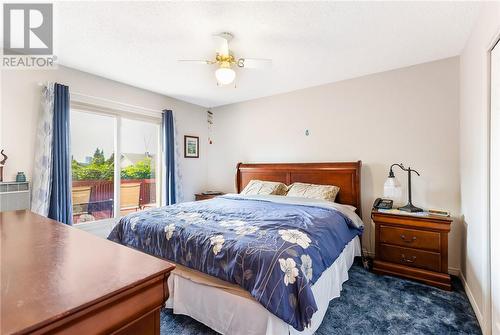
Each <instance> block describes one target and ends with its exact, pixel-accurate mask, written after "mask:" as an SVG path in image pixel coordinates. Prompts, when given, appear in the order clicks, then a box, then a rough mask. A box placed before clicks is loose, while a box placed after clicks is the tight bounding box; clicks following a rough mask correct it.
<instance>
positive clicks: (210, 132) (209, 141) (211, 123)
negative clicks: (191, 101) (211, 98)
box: [207, 111, 214, 144]
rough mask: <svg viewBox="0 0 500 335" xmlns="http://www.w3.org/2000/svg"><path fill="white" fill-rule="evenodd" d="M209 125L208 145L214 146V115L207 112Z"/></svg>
mask: <svg viewBox="0 0 500 335" xmlns="http://www.w3.org/2000/svg"><path fill="white" fill-rule="evenodd" d="M207 123H208V144H212V143H213V141H212V127H213V124H214V113H212V112H211V111H207Z"/></svg>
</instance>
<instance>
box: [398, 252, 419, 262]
mask: <svg viewBox="0 0 500 335" xmlns="http://www.w3.org/2000/svg"><path fill="white" fill-rule="evenodd" d="M416 259H417V257H416V256H411V257H410V258H406V257H405V255H404V254H402V255H401V262H403V263H415V260H416Z"/></svg>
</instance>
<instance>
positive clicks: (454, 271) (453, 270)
mask: <svg viewBox="0 0 500 335" xmlns="http://www.w3.org/2000/svg"><path fill="white" fill-rule="evenodd" d="M461 273H462V272H461V271H460V269H457V268H448V274H450V275H452V276H455V277H460V274H461Z"/></svg>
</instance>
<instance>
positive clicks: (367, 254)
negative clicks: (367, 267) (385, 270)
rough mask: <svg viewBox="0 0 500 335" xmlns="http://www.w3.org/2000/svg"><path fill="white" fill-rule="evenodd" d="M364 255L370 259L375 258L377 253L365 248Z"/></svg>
mask: <svg viewBox="0 0 500 335" xmlns="http://www.w3.org/2000/svg"><path fill="white" fill-rule="evenodd" d="M363 255H365V256H367V257H370V258H375V253H374V252H371V251H368V250H366V249H365V248H363Z"/></svg>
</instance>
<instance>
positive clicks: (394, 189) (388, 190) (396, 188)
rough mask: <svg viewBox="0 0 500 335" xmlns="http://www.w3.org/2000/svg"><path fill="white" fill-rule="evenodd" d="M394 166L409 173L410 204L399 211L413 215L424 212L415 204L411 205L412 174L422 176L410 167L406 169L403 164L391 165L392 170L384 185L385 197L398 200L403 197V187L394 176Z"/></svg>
mask: <svg viewBox="0 0 500 335" xmlns="http://www.w3.org/2000/svg"><path fill="white" fill-rule="evenodd" d="M393 166H398V167H399V168H400V169H401V170H403V171H407V172H408V204H406V205H405V206H403V207H399V208H398V209H399V210H400V211H405V212H411V213H416V212H423V210H422V208H418V207H416V206H413V204H412V203H411V173H412V172H415V173H416V174H417V176H420V173H418V172H417V171H415V170H413V169H412V168H411V167H408V168H407V169H406V168H405V167H404V165H403V164H402V163H401V164H392V165H391V168H390V169H389V177H387V180H386V181H385V183H384V197H388V198H392V199H395V198H396V199H397V198H399V197H400V196H401V185H400V184H399V182H398V181H397V179H396V177H395V176H394V171H392V167H393Z"/></svg>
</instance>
